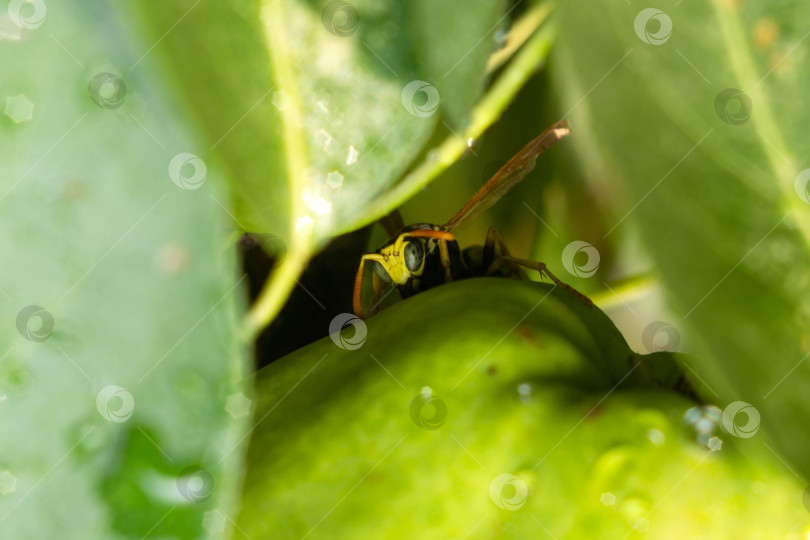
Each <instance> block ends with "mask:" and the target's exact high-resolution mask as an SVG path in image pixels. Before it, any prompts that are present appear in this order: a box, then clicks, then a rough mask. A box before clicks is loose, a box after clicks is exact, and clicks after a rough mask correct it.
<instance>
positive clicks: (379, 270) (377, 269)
mask: <svg viewBox="0 0 810 540" xmlns="http://www.w3.org/2000/svg"><path fill="white" fill-rule="evenodd" d="M374 273H375V274H377V275H378V276H379V277H380V279H381V280H383V281H384V282H386V283H391V276H389V275H388V272H387V271H386V270H385V268H384V267H383V265H381V264H380V263H379V262H377V261H374Z"/></svg>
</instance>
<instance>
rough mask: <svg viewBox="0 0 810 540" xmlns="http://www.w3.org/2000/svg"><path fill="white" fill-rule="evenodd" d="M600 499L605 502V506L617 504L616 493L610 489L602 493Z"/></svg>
mask: <svg viewBox="0 0 810 540" xmlns="http://www.w3.org/2000/svg"><path fill="white" fill-rule="evenodd" d="M599 500H600V501H602V504H604V505H605V506H613V505H614V504H616V495H614V494H613V493H611V492H609V491H606V492H605V493H602V496H601V497H599Z"/></svg>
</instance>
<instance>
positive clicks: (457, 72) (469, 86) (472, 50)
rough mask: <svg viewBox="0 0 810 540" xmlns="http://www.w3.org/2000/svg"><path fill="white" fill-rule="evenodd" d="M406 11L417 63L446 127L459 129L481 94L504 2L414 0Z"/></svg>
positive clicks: (486, 0)
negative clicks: (433, 87)
mask: <svg viewBox="0 0 810 540" xmlns="http://www.w3.org/2000/svg"><path fill="white" fill-rule="evenodd" d="M409 12H410V16H411V21H412V22H411V24H410V30H411V33H412V34H413V36H414V37H413V44H414V49H415V51H416V60H417V64H418V65H419V66H420V67H421V68H422V69H423V71H424V72H425V74H426V77H427V80H429V81H435V82H434V84H435V85H436V88H437V90H438V92H439V96H440V99H441V108H442V111H443V112H444V114H445V115H446V116H447V119H448V121H449V123H450V124H452V125H453V127H452V129H454V130H456V129H458V130H460V129H463V128H465V127H466V126H467V123H468V121H469V115H470V111H472V108H473V106H474V105H475V103H476V101H478V98H479V97H480V96H481V94H482V93H483V89H484V79H483V74H484V73H485V72H486V65H487V59H488V58H489V56H490V54H492V52H494V50H495V34H496V32H497V31H498V30H501V31H503V29H504V28H506V24H505V22H502V21H504V20H505V19H506V16H503V12H504V2H503V1H502V0H498V1H494V2H493V1H491V0H474V1H469V0H467V1H465V0H451V1H447V2H431V1H430V0H417V1H415V2H411V3H409ZM499 27H500V28H499Z"/></svg>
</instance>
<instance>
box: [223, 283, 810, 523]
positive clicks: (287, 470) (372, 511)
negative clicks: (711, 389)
mask: <svg viewBox="0 0 810 540" xmlns="http://www.w3.org/2000/svg"><path fill="white" fill-rule="evenodd" d="M581 308H583V305H582V303H581V301H580V300H579V299H578V298H576V297H573V296H571V295H570V294H569V293H568V292H566V291H563V290H559V289H554V290H552V287H550V286H548V285H545V284H538V283H530V282H517V281H510V280H503V279H501V280H498V279H470V280H465V281H461V282H456V283H452V284H449V285H446V286H442V287H438V288H436V289H433V290H430V291H427V292H425V293H422V294H419V295H417V296H415V297H413V298H411V299H408V300H406V301H404V302H402V303H400V304H398V305H395V306H393V307H391V308H389V309H386V310H384V311H383V312H381V313H380V314H379V315H377V316H375V317H372V318H371V319H369V320H368V321H366V322H362V321H359V320H358V319H344V321H343V324H344V328H343V329H342V330H338V331H336V332H335V333H333V334H332V335H331V336H330V337H328V338H325V339H324V340H321V341H319V342H317V343H314V344H312V345H311V346H308V347H305V348H304V349H301V350H300V351H297V352H296V353H293V354H291V355H290V356H288V357H285V358H283V359H281V360H279V361H277V362H276V363H274V364H272V365H271V366H269V367H268V368H265V369H264V370H262V371H261V372H260V373H259V374H258V379H257V389H258V391H259V394H260V396H261V398H260V402H259V403H258V404H257V425H256V431H255V433H254V436H253V440H252V446H251V449H250V451H249V465H248V467H249V469H248V474H247V477H246V486H245V493H244V501H243V506H242V512H241V514H240V516H239V518H238V519H237V522H238V524H239V527H240V530H239V535H237V538H265V537H271V536H272V537H273V538H302V537H305V538H344V537H345V538H358V537H360V538H401V537H403V536H407V537H409V538H411V537H419V538H462V537H466V538H536V537H543V536H544V535H548V536H550V537H555V538H587V537H605V538H622V537H625V535H626V537H629V538H642V537H644V538H693V537H699V536H701V535H702V536H704V537H710V538H738V537H746V538H773V537H781V536H782V535H784V534H786V533H787V532H789V531H791V530H799V528H800V527H802V526H803V527H807V525H808V524H810V519H808V517H807V513H806V511H805V509H804V508H803V506H802V505H801V488H802V486H801V485H799V483H798V482H797V481H796V480H795V479H794V478H793V477H792V476H790V475H789V474H787V473H785V472H784V469H783V468H782V465H780V464H777V463H775V459H774V458H773V457H772V456H771V455H770V454H769V453H768V452H767V451H765V450H762V451H761V452H760V453H759V459H758V460H757V461H756V462H749V461H747V460H746V459H745V458H744V457H743V456H742V455H741V454H740V453H739V452H738V451H737V450H735V448H734V445H733V443H732V441H731V440H730V439H732V438H731V437H729V436H728V435H727V434H725V433H722V432H721V430H720V428H719V426H718V425H717V421H718V419H719V416H718V415H715V416H714V420H712V414H711V412H710V411H711V409H696V408H693V407H694V403H693V402H692V401H691V400H688V399H686V398H684V397H683V396H680V395H678V394H675V393H673V392H671V391H668V390H662V389H658V390H654V389H650V388H640V387H639V386H637V385H632V384H627V382H629V380H626V381H627V382H626V383H625V384H622V385H619V386H617V385H616V382H618V381H614V377H613V376H612V375H611V374H610V373H609V370H606V369H605V366H611V365H617V366H618V365H622V366H624V371H625V374H628V373H631V372H633V371H635V370H634V369H633V367H632V363H629V362H628V361H627V360H628V356H632V355H633V353H632V351H630V350H629V349H628V348H627V346H626V345H622V343H621V342H620V340H621V338H620V336H619V337H618V339H616V340H614V342H613V344H612V345H610V346H608V347H601V346H600V344H604V343H606V342H610V341H611V339H610V338H609V336H610V335H614V336H616V335H618V331H617V330H616V329H615V327H613V325H612V324H611V323H610V321H609V320H608V319H607V318H606V317H605V316H604V314H602V313H601V312H600V311H599V310H597V309H595V308H593V309H587V308H585V310H584V311H583V309H581ZM459 313H463V314H464V315H463V316H461V317H460V316H459V315H458V314H459ZM338 327H340V324H338ZM594 336H598V338H594ZM640 358H644V357H640ZM714 410H715V411H716V409H714ZM687 411H691V412H689V413H687ZM684 416H685V418H686V422H684V420H683V419H684ZM701 420H702V422H701ZM696 426H700V429H701V431H699V432H698V431H696V430H695V427H696ZM711 437H714V439H712V438H711ZM279 441H283V442H282V443H281V444H280V443H279ZM707 443H708V444H710V445H712V446H713V448H715V451H710V450H709V449H708V448H707V447H706V444H707ZM718 445H720V446H719V447H718ZM503 475H506V476H503ZM709 484H710V485H711V489H707V485H709Z"/></svg>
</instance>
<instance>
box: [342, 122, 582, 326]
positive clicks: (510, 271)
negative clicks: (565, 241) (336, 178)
mask: <svg viewBox="0 0 810 540" xmlns="http://www.w3.org/2000/svg"><path fill="white" fill-rule="evenodd" d="M569 133H570V128H569V126H568V122H567V121H565V120H563V121H560V122H557V123H556V124H553V125H552V126H551V127H549V128H548V129H546V130H545V131H544V132H543V133H541V134H540V135H538V136H537V137H536V138H535V139H534V140H532V141H531V142H530V143H529V144H527V145H526V146H525V147H524V148H523V149H522V150H521V151H520V152H518V153H517V154H516V155H515V156H513V157H512V159H510V160H509V161H508V162H507V163H506V164H505V165H504V166H503V167H501V168H500V169H499V170H498V172H496V173H495V175H494V176H493V177H492V178H490V179H489V180H488V181H487V183H486V184H484V185H483V186H482V187H481V188H480V189H479V190H478V191H477V192H476V193H475V194H474V195H473V196H472V198H470V200H469V201H467V203H466V204H465V205H464V206H463V207H462V208H461V210H459V211H458V212H457V213H456V214H455V215H454V216H453V217H452V218H450V221H448V222H447V223H445V224H444V225H433V224H430V223H417V224H415V225H409V226H407V227H402V228H401V229H399V232H397V233H395V234H394V235H392V237H391V239H390V240H388V241H387V242H385V243H384V244H383V245H382V246H380V247H379V249H377V250H376V251H375V252H374V253H367V254H365V255H363V257H362V258H361V259H360V266H359V268H358V269H357V275H356V277H355V282H354V297H353V307H354V313H355V315H357V316H358V317H360V318H365V316H366V313H365V311H364V310H363V301H362V289H363V277H364V270H365V264H366V261H368V262H370V263H371V265H372V266H373V269H374V274H373V276H372V279H373V282H372V283H373V290H374V296H373V298H372V311H374V310H375V308H377V307H378V306H379V303H380V302H381V298H382V296H383V284H386V285H390V286H392V287H396V288H397V289H398V290H399V293H400V296H402V298H407V297H409V296H412V295H414V294H416V293H419V292H422V291H425V290H428V289H431V288H433V287H436V286H438V285H442V284H444V283H447V282H450V281H457V280H460V279H466V278H469V277H475V276H503V277H513V278H517V279H526V275H525V273H524V272H523V268H528V269H533V270H536V271H537V272H539V273H540V276H541V277H547V278H548V279H550V280H551V281H552V282H554V284H555V285H556V286H559V287H563V288H565V289H568V290H570V291H571V292H573V293H574V294H576V295H577V296H579V297H581V298H582V299H583V301H584V302H585V304H586V305H588V306H592V305H593V304H592V303H591V301H590V299H588V298H587V297H585V296H584V295H582V294H580V293H579V292H577V291H576V290H574V289H573V288H572V287H571V286H569V285H566V284H565V283H563V282H562V281H560V280H559V279H557V277H555V276H554V274H552V273H551V272H550V271H549V270H548V268H547V267H546V265H545V264H544V263H541V262H537V261H532V260H528V259H521V258H518V257H513V256H512V255H511V253H510V252H509V250H508V249H507V247H506V244H504V242H503V239H502V238H501V236H500V235H499V234H498V232H497V231H496V230H495V229H494V228H490V229H489V230H488V231H487V237H486V240H485V243H484V245H483V246H471V247H468V248H466V249H464V250H463V251H462V250H461V249H460V248H459V245H458V242H457V241H456V239H455V236H454V235H453V229H455V228H456V227H457V226H458V225H459V224H461V223H462V222H463V221H466V220H470V219H472V218H474V217H476V216H478V215H479V214H481V213H482V212H483V211H484V210H486V209H488V208H489V207H491V206H492V205H493V204H495V203H496V202H497V201H498V200H499V199H500V198H501V197H503V196H504V195H505V194H506V192H507V191H509V190H510V189H511V188H512V187H513V186H514V185H515V184H517V183H518V182H519V181H520V180H522V179H523V177H525V176H526V175H527V174H528V173H529V172H530V171H531V170H532V169H534V166H535V164H536V161H537V157H538V156H539V155H540V154H542V153H543V152H545V151H546V150H548V149H549V148H550V147H551V146H553V145H554V144H555V143H557V142H558V141H560V140H562V139H563V138H565V137H566V136H567V135H568V134H569ZM387 219H388V225H387V228H389V229H392V230H396V229H393V227H392V226H391V222H392V221H393V222H396V221H400V222H401V218H399V220H397V218H395V217H394V218H392V217H391V216H389V217H388V218H387ZM384 224H385V222H384ZM400 225H401V223H400Z"/></svg>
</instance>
